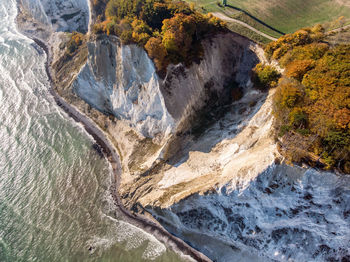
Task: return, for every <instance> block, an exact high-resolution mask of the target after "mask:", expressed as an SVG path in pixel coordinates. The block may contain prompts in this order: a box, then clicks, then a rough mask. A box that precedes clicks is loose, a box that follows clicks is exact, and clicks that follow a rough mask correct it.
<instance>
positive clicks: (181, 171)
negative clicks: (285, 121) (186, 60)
mask: <svg viewBox="0 0 350 262" xmlns="http://www.w3.org/2000/svg"><path fill="white" fill-rule="evenodd" d="M203 48H204V56H203V59H202V60H201V61H199V62H198V63H193V64H192V65H191V66H190V67H189V68H186V67H184V66H183V65H181V64H179V65H171V66H169V68H168V70H167V74H166V76H165V78H164V79H161V78H160V77H159V76H158V75H157V73H156V70H155V67H154V65H153V62H152V61H151V60H150V59H149V58H148V56H147V54H146V52H145V51H144V50H143V49H142V48H140V47H138V46H136V45H127V46H124V45H121V44H120V42H119V40H118V39H117V38H116V37H107V36H100V37H96V38H93V39H91V40H90V42H89V43H88V50H89V55H88V61H87V62H86V64H85V65H84V66H83V67H82V69H81V71H80V72H79V74H78V75H77V77H76V80H75V81H74V82H73V84H72V87H73V90H74V92H75V93H76V94H77V95H78V96H79V97H80V98H82V99H83V100H85V101H86V102H87V103H89V105H90V106H91V107H92V108H96V109H98V110H99V111H101V112H104V113H105V114H110V115H113V116H114V117H116V118H117V119H118V121H115V120H107V122H105V125H104V128H105V130H106V131H107V133H108V134H109V135H110V138H111V139H112V140H113V141H114V142H115V144H116V146H117V148H118V150H119V153H120V155H121V161H122V166H123V174H122V184H123V185H122V187H121V191H122V192H121V193H122V194H123V195H124V197H125V203H127V204H128V205H129V206H132V205H134V204H136V203H139V204H142V205H147V204H154V205H161V206H169V205H171V204H172V203H174V202H176V201H178V200H180V199H181V198H183V197H186V196H187V195H189V194H191V193H193V192H205V191H207V190H209V189H210V188H212V187H213V185H216V184H217V183H218V182H220V183H226V182H227V181H229V180H230V179H232V177H234V176H237V177H239V176H242V175H241V174H240V173H244V172H243V171H240V170H241V169H242V170H243V169H245V171H247V170H248V169H249V168H251V171H252V175H250V176H249V179H251V178H253V177H254V175H255V176H256V175H257V174H258V172H259V171H261V169H262V168H265V167H266V165H269V164H270V163H271V162H273V161H274V160H275V157H276V154H275V143H274V141H273V139H272V135H271V134H270V133H269V132H266V134H264V132H265V131H269V130H268V129H269V128H271V124H272V117H271V114H270V110H271V107H270V103H269V102H267V103H265V106H264V107H263V109H261V106H262V104H263V103H264V101H265V99H266V95H264V94H261V93H260V92H259V91H256V90H254V89H252V84H251V82H250V72H251V69H252V68H253V67H254V66H255V64H256V63H257V62H258V61H259V59H258V56H257V54H256V49H257V46H256V45H254V44H253V43H251V42H249V41H248V40H246V39H245V38H243V37H240V36H238V35H235V34H220V35H217V36H216V37H214V38H212V39H210V40H206V41H204V42H203ZM232 83H235V88H240V89H242V90H243V94H244V97H243V99H242V100H240V101H239V102H236V103H235V104H232V90H233V89H232V86H230V84H231V85H232ZM269 101H270V100H269ZM218 108H220V111H221V115H226V118H225V117H224V118H223V119H226V120H222V121H221V122H220V121H218V122H217V123H216V127H214V129H215V131H213V130H212V132H211V133H210V132H209V133H206V134H205V135H202V136H201V138H200V139H198V138H196V137H195V135H193V134H192V128H193V125H196V126H198V125H199V126H200V125H201V123H200V121H199V120H201V118H202V115H203V114H205V115H207V116H206V117H207V118H208V117H209V118H215V117H218V116H215V112H216V111H217V109H218ZM223 108H224V111H225V110H227V112H223V110H222V109H223ZM259 110H260V111H261V113H260V115H262V116H263V117H261V119H260V120H255V122H254V121H253V122H251V123H250V124H249V121H247V120H249V119H250V118H251V117H253V115H255V114H256V113H257V112H258V111H259ZM211 114H214V115H211ZM255 119H257V118H255ZM242 120H244V121H242ZM225 123H226V124H227V125H229V126H230V128H231V129H232V130H233V129H237V130H236V131H232V130H228V129H229V128H227V130H226V133H225V131H223V130H220V129H222V127H221V125H223V124H224V125H225ZM240 124H241V126H239V125H240ZM260 124H261V125H260ZM202 125H203V124H202ZM247 125H250V127H249V128H247V129H246V130H245V131H244V132H245V134H244V135H241V136H238V137H237V138H235V137H236V135H237V134H238V130H239V131H243V130H244V129H245V128H244V127H246V126H247ZM205 128H208V127H204V129H205ZM255 129H261V132H254V131H256V130H255ZM196 136H198V134H196ZM265 136H268V137H269V138H270V139H266V140H264V139H263V137H265ZM247 137H248V138H249V139H246V138H247ZM259 137H260V141H259V143H257V140H258V139H259ZM233 138H234V139H236V140H235V141H233V140H232V139H233ZM262 141H264V142H262ZM261 144H262V145H261ZM252 147H254V148H258V147H259V148H258V149H254V150H257V151H259V150H261V152H262V153H261V155H262V156H263V159H262V161H261V164H260V165H258V167H256V165H255V161H254V160H253V157H250V156H249V153H250V152H248V151H247V152H246V153H244V154H243V153H242V152H243V151H246V150H247V149H249V148H252ZM200 151H202V152H200ZM197 152H198V153H197ZM225 152H226V153H225ZM259 152H260V151H259ZM237 153H240V154H237ZM235 154H236V155H237V159H236V160H235V161H236V162H234V161H231V160H230V157H231V156H233V155H235ZM220 155H226V158H225V157H222V156H220ZM238 155H239V157H238ZM187 156H188V157H187ZM184 158H187V159H186V161H184ZM224 158H225V159H224ZM220 159H221V160H222V161H221V160H220ZM250 159H252V160H250ZM264 159H266V160H264ZM242 161H250V162H248V163H246V164H243V162H242ZM195 163H197V164H195ZM235 163H239V164H238V166H237V165H235ZM229 164H230V165H229ZM233 166H235V169H237V172H236V173H234V172H231V173H229V174H227V171H225V170H230V169H232V167H233ZM248 166H249V167H248ZM260 166H263V167H260ZM145 174H147V176H146V175H145ZM208 176H211V178H210V179H209V180H208ZM244 178H247V176H246V175H244ZM145 180H147V182H146V181H145ZM200 180H203V181H206V182H205V183H202V182H200ZM169 181H172V182H169ZM194 181H196V185H195V186H191V184H192V183H193V182H194ZM179 185H181V186H180V188H182V190H179ZM174 187H175V188H176V189H175V191H176V192H175V191H174ZM150 189H151V190H150ZM169 196H171V197H170V198H169Z"/></svg>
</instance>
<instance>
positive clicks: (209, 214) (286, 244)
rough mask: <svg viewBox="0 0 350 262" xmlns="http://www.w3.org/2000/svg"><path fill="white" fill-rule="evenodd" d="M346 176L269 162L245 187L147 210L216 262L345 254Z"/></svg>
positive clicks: (349, 191)
mask: <svg viewBox="0 0 350 262" xmlns="http://www.w3.org/2000/svg"><path fill="white" fill-rule="evenodd" d="M258 161H260V159H257V162H258ZM349 183H350V177H349V176H337V175H335V174H334V173H331V172H322V171H321V172H319V171H317V170H314V169H305V168H300V167H291V166H288V165H280V164H272V165H270V166H269V167H268V168H267V169H266V170H263V171H262V172H260V174H259V175H258V176H257V177H256V178H255V179H254V180H252V181H251V182H250V183H249V184H246V185H244V186H241V187H236V188H235V189H233V188H232V185H231V184H228V185H224V186H222V187H218V188H217V190H216V191H215V192H211V193H208V194H204V195H200V194H194V195H191V196H190V197H188V198H186V199H184V200H182V201H180V202H177V203H176V204H174V205H172V206H171V207H169V208H157V207H152V206H149V207H148V208H147V209H148V210H149V211H150V212H151V213H152V214H153V215H154V217H156V218H157V220H158V221H160V223H161V224H162V225H163V226H164V227H165V228H166V229H167V230H168V231H170V232H172V233H173V234H175V235H177V236H180V237H181V238H182V239H184V240H186V241H188V242H190V243H191V244H192V245H193V246H194V247H195V248H197V249H198V250H200V251H201V252H203V253H204V254H206V255H207V256H208V257H210V258H211V259H213V260H215V261H221V262H230V261H233V260H234V261H302V262H308V261H348V259H349V257H350V250H349V246H350V235H349V225H350V187H349Z"/></svg>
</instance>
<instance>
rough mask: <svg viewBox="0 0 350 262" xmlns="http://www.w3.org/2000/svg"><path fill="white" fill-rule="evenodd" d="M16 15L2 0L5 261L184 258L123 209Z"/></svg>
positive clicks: (1, 248) (107, 171)
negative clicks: (20, 29) (55, 96)
mask: <svg viewBox="0 0 350 262" xmlns="http://www.w3.org/2000/svg"><path fill="white" fill-rule="evenodd" d="M16 14H17V7H16V1H15V0H0V261H1V262H2V261H6V262H7V261H8V262H10V261H11V262H12V261H122V262H127V261H130V262H131V261H132V262H135V261H181V260H182V258H180V256H179V255H177V254H175V253H174V252H172V251H170V250H168V249H167V248H166V246H165V245H164V244H162V243H161V242H159V241H158V240H157V239H156V238H155V237H154V236H152V235H150V234H148V233H146V232H145V231H143V230H142V229H140V228H137V227H135V226H133V225H132V224H130V223H128V221H127V220H126V219H124V218H123V217H122V216H121V214H120V213H119V211H118V209H117V208H116V207H115V205H114V203H113V200H112V197H111V194H110V187H111V167H110V165H109V163H108V162H107V161H106V159H105V158H104V157H103V156H101V154H100V153H99V152H98V150H96V149H95V148H96V145H95V142H94V140H93V139H92V137H90V136H89V135H88V134H87V133H86V132H85V131H84V129H83V127H82V126H80V125H79V124H77V123H75V122H74V121H73V120H72V119H70V118H69V117H68V116H67V115H66V114H65V113H64V112H63V111H62V110H61V109H60V108H59V107H58V106H57V105H56V104H55V101H54V99H53V97H52V96H51V95H50V93H49V91H48V89H49V82H48V76H47V75H46V72H45V67H44V63H45V60H46V56H45V53H44V52H43V51H42V50H41V49H40V48H38V46H37V45H36V44H34V42H33V41H32V40H30V39H28V38H27V37H25V36H23V35H22V34H20V33H19V32H18V30H17V28H16V23H15V18H16Z"/></svg>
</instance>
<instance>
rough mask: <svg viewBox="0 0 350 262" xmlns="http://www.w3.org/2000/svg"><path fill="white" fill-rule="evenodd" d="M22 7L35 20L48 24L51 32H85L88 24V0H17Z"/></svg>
mask: <svg viewBox="0 0 350 262" xmlns="http://www.w3.org/2000/svg"><path fill="white" fill-rule="evenodd" d="M19 1H20V3H21V5H22V7H23V8H24V9H25V10H26V11H27V12H28V13H30V15H31V16H32V17H33V18H35V20H36V21H37V22H41V23H42V24H44V25H46V26H48V27H49V28H51V29H52V32H57V31H63V32H65V31H69V32H71V31H79V32H87V31H88V25H89V16H90V15H89V13H90V12H89V0H65V1H62V0H19Z"/></svg>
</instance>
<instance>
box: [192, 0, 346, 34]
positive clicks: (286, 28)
mask: <svg viewBox="0 0 350 262" xmlns="http://www.w3.org/2000/svg"><path fill="white" fill-rule="evenodd" d="M186 1H187V2H192V3H195V4H196V6H197V7H198V10H199V11H202V12H205V13H207V12H222V13H225V14H226V15H228V16H230V17H232V18H238V19H240V20H242V21H244V22H246V23H247V24H249V25H251V26H253V27H255V28H257V29H258V30H260V31H262V32H264V33H266V34H268V35H271V36H274V37H279V36H280V35H279V34H278V33H276V32H274V31H272V30H271V29H270V28H268V27H266V26H264V25H263V24H261V23H259V22H257V21H256V20H254V19H253V18H251V17H249V15H251V16H253V17H255V18H256V19H258V20H260V21H262V22H263V23H265V24H266V25H268V26H270V27H272V28H274V29H276V30H278V31H281V32H283V33H292V32H295V31H296V30H298V29H300V28H302V27H309V26H313V25H315V24H318V23H320V24H324V23H327V22H330V21H334V20H336V19H337V18H338V17H340V16H344V17H345V18H346V19H349V20H350V5H349V4H347V5H344V4H342V2H343V3H344V2H346V0H227V4H228V5H229V6H232V7H234V8H239V9H241V10H243V12H240V11H237V10H235V9H234V8H231V7H225V8H224V7H220V6H219V5H218V4H217V3H221V2H222V1H219V0H217V1H213V0H186ZM244 12H246V13H248V14H249V15H247V14H245V13H244Z"/></svg>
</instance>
